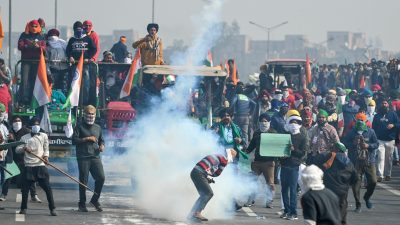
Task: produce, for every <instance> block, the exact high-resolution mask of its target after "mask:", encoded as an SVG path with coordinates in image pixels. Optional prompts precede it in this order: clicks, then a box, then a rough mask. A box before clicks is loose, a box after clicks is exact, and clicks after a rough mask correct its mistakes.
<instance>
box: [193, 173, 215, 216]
mask: <svg viewBox="0 0 400 225" xmlns="http://www.w3.org/2000/svg"><path fill="white" fill-rule="evenodd" d="M190 177H191V178H192V181H193V183H194V186H196V189H197V191H198V192H199V194H200V197H199V198H198V199H197V201H196V202H195V203H194V205H193V207H192V210H191V214H193V213H196V212H201V211H202V210H203V209H204V208H205V207H206V205H207V203H208V202H209V201H210V199H211V198H212V197H213V195H214V193H213V191H212V190H211V187H210V184H209V183H208V180H207V175H206V174H204V173H203V172H201V171H199V170H197V169H196V168H194V169H193V170H192V172H191V173H190Z"/></svg>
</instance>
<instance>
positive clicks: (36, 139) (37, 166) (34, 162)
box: [15, 118, 57, 216]
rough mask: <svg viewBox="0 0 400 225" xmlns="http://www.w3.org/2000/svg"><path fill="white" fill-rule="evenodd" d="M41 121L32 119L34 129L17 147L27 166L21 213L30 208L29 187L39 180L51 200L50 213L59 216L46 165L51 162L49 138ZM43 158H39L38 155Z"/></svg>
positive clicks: (24, 176)
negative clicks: (41, 130)
mask: <svg viewBox="0 0 400 225" xmlns="http://www.w3.org/2000/svg"><path fill="white" fill-rule="evenodd" d="M39 124H40V121H39V119H38V118H33V119H32V131H31V133H28V134H25V135H24V136H22V137H21V141H23V142H25V143H26V144H25V145H20V146H18V147H17V148H16V149H15V152H16V153H19V154H22V153H25V155H24V164H25V168H24V169H23V172H22V202H21V211H19V214H26V210H27V208H28V194H29V189H30V187H31V186H32V184H33V183H35V182H36V181H37V182H39V185H40V187H41V188H42V189H43V190H44V191H45V192H46V197H47V201H48V202H49V209H50V215H52V216H57V213H56V211H55V208H56V207H55V205H54V198H53V192H52V190H51V187H50V181H49V172H48V171H47V168H46V166H45V163H46V164H47V163H48V162H49V159H48V158H49V138H48V137H47V134H45V133H42V132H40V125H39ZM31 153H32V154H31ZM34 154H35V155H37V156H38V157H41V158H42V159H39V158H37V157H36V156H34Z"/></svg>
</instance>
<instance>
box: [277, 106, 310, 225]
mask: <svg viewBox="0 0 400 225" xmlns="http://www.w3.org/2000/svg"><path fill="white" fill-rule="evenodd" d="M293 111H295V110H293ZM292 114H293V115H292V116H290V117H288V118H287V120H286V121H287V124H286V128H287V130H288V131H289V133H290V136H291V140H292V146H291V153H290V156H289V157H286V158H282V159H281V186H282V200H283V205H284V207H285V209H284V213H283V214H282V215H281V218H284V219H287V220H297V219H298V218H297V209H296V208H297V181H298V177H299V166H300V164H301V163H303V162H304V158H305V156H306V153H307V151H308V149H309V138H308V134H307V130H306V129H305V128H304V127H302V125H301V123H302V120H301V117H300V114H299V112H292Z"/></svg>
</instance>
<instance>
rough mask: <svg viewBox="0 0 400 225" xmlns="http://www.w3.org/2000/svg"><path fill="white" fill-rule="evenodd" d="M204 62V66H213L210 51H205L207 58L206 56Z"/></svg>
mask: <svg viewBox="0 0 400 225" xmlns="http://www.w3.org/2000/svg"><path fill="white" fill-rule="evenodd" d="M204 64H205V65H206V66H210V67H213V66H214V63H213V59H212V54H211V51H208V53H207V58H206V60H205V63H204Z"/></svg>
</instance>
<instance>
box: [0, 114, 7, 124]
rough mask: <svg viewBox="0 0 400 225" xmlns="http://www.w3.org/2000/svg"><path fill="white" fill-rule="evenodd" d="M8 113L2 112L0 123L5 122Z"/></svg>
mask: <svg viewBox="0 0 400 225" xmlns="http://www.w3.org/2000/svg"><path fill="white" fill-rule="evenodd" d="M5 114H6V113H4V112H2V113H0V123H1V122H3V120H4V118H5V117H6V115H5Z"/></svg>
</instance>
